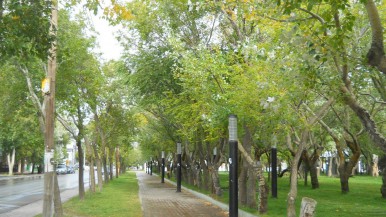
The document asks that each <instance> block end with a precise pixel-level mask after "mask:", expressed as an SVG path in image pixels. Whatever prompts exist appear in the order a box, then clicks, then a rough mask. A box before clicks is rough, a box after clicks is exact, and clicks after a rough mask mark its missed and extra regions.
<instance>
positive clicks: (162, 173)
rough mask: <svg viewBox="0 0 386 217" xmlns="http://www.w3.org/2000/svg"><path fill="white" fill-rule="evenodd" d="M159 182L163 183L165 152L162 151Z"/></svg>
mask: <svg viewBox="0 0 386 217" xmlns="http://www.w3.org/2000/svg"><path fill="white" fill-rule="evenodd" d="M161 170H162V172H161V177H162V178H161V183H165V152H164V151H162V165H161Z"/></svg>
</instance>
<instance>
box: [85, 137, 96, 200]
mask: <svg viewBox="0 0 386 217" xmlns="http://www.w3.org/2000/svg"><path fill="white" fill-rule="evenodd" d="M84 141H85V145H86V151H87V154H86V159H87V161H88V162H89V163H90V171H89V176H90V191H91V193H95V170H94V155H93V150H92V147H91V144H90V142H89V140H88V137H86V136H85V137H84Z"/></svg>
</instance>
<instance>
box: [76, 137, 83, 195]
mask: <svg viewBox="0 0 386 217" xmlns="http://www.w3.org/2000/svg"><path fill="white" fill-rule="evenodd" d="M76 146H77V147H78V155H79V179H78V185H79V186H78V187H79V199H80V200H84V181H83V180H84V178H83V176H84V153H83V148H82V141H81V139H80V137H79V136H78V137H77V138H76Z"/></svg>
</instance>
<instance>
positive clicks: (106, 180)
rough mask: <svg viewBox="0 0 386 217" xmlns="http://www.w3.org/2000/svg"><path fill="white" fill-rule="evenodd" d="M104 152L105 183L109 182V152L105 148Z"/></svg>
mask: <svg viewBox="0 0 386 217" xmlns="http://www.w3.org/2000/svg"><path fill="white" fill-rule="evenodd" d="M103 152H104V154H103V156H102V161H103V176H104V178H105V180H104V183H108V182H109V173H108V171H107V156H106V155H107V153H106V149H104V151H103Z"/></svg>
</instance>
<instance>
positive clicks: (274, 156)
mask: <svg viewBox="0 0 386 217" xmlns="http://www.w3.org/2000/svg"><path fill="white" fill-rule="evenodd" d="M272 142H273V145H272V148H271V175H272V182H271V189H272V192H271V193H272V197H273V198H277V149H276V143H277V139H276V135H274V136H273V139H272Z"/></svg>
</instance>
